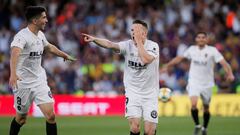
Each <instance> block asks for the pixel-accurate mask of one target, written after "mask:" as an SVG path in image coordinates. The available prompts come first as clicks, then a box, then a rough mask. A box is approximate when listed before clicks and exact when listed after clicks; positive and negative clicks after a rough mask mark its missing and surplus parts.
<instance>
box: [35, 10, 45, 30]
mask: <svg viewBox="0 0 240 135" xmlns="http://www.w3.org/2000/svg"><path fill="white" fill-rule="evenodd" d="M47 22H48V20H47V15H46V13H45V12H42V14H41V16H40V17H39V18H37V20H36V25H37V27H38V28H39V29H40V30H44V28H45V26H46V24H47Z"/></svg>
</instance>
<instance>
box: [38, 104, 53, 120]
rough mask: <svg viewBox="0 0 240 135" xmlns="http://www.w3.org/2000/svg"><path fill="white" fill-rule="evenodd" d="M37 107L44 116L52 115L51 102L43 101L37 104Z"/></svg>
mask: <svg viewBox="0 0 240 135" xmlns="http://www.w3.org/2000/svg"><path fill="white" fill-rule="evenodd" d="M38 107H39V108H40V110H41V112H42V113H43V114H44V116H45V117H46V118H49V119H50V117H54V116H53V115H54V104H53V103H44V104H39V105H38Z"/></svg>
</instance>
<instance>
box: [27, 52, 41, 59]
mask: <svg viewBox="0 0 240 135" xmlns="http://www.w3.org/2000/svg"><path fill="white" fill-rule="evenodd" d="M42 54H43V51H39V52H30V53H29V59H39V58H41V56H42Z"/></svg>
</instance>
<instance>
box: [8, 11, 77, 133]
mask: <svg viewBox="0 0 240 135" xmlns="http://www.w3.org/2000/svg"><path fill="white" fill-rule="evenodd" d="M25 16H26V20H27V23H28V24H27V27H26V28H23V29H22V30H20V31H19V32H18V33H17V34H16V35H15V36H14V39H13V41H12V43H11V59H10V69H11V74H10V79H9V85H10V86H11V87H12V89H13V94H14V107H15V109H16V116H15V118H14V119H13V120H12V122H11V126H10V131H9V134H10V135H17V134H18V133H19V131H20V128H21V127H22V125H23V124H24V123H25V122H26V118H27V113H28V110H29V107H30V105H31V103H32V102H35V103H36V105H38V107H39V108H40V110H41V111H42V113H43V114H44V116H45V118H46V132H47V135H57V126H56V121H55V114H54V109H53V108H54V107H53V103H54V100H53V97H52V94H51V91H50V88H49V87H48V85H47V77H46V72H45V70H44V69H43V67H42V66H41V60H42V54H43V52H44V50H47V51H49V52H51V53H53V54H55V55H57V56H59V57H62V58H64V60H70V61H74V60H76V59H74V58H73V57H71V56H69V55H68V54H66V53H64V52H62V51H60V50H59V49H57V48H56V47H55V46H54V45H52V44H50V43H49V42H48V41H47V39H46V37H45V35H44V33H43V32H42V31H41V30H44V27H45V25H46V23H47V22H48V20H47V16H46V9H45V8H44V7H40V6H30V7H28V8H27V10H26V13H25Z"/></svg>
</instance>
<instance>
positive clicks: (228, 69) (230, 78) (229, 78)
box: [219, 59, 235, 81]
mask: <svg viewBox="0 0 240 135" xmlns="http://www.w3.org/2000/svg"><path fill="white" fill-rule="evenodd" d="M219 63H220V64H221V65H222V67H223V69H224V71H225V72H226V74H227V77H226V79H227V81H233V80H234V79H235V77H234V75H233V72H232V68H231V67H230V65H229V64H228V63H227V62H226V60H225V59H223V60H221V61H220V62H219Z"/></svg>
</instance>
